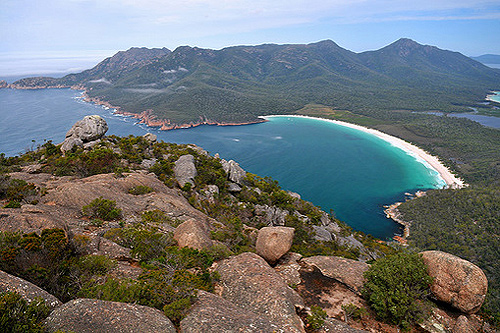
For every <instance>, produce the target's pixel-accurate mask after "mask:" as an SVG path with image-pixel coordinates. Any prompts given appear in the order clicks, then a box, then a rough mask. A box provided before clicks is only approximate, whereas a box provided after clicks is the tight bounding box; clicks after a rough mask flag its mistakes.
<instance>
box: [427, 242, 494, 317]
mask: <svg viewBox="0 0 500 333" xmlns="http://www.w3.org/2000/svg"><path fill="white" fill-rule="evenodd" d="M422 258H423V260H424V262H425V264H426V266H427V271H428V273H429V275H430V276H432V277H433V278H434V282H433V284H432V285H431V291H432V293H433V294H434V296H435V297H436V298H437V299H438V300H440V301H443V302H446V303H449V304H450V305H451V306H453V307H455V308H457V309H459V310H460V311H462V312H465V313H475V312H477V311H478V310H479V309H480V308H481V305H482V304H483V302H484V299H485V297H486V292H487V290H488V280H487V279H486V276H485V275H484V273H483V271H482V270H481V269H480V268H479V267H477V266H476V265H474V264H473V263H471V262H469V261H467V260H464V259H461V258H459V257H457V256H454V255H452V254H449V253H445V252H441V251H425V252H422Z"/></svg>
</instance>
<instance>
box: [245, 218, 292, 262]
mask: <svg viewBox="0 0 500 333" xmlns="http://www.w3.org/2000/svg"><path fill="white" fill-rule="evenodd" d="M294 230H295V229H294V228H288V227H264V228H262V229H260V230H259V234H258V235H257V242H256V244H255V249H256V250H257V254H258V255H260V256H261V257H262V258H264V259H266V261H267V262H268V263H270V264H271V265H272V264H275V263H276V262H277V261H278V259H279V258H281V257H282V256H283V255H284V254H285V253H287V252H288V251H289V250H290V248H291V247H292V242H293V233H294Z"/></svg>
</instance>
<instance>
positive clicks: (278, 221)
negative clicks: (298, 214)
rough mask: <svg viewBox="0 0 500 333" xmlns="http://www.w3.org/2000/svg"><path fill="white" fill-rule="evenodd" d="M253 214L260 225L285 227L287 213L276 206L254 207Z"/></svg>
mask: <svg viewBox="0 0 500 333" xmlns="http://www.w3.org/2000/svg"><path fill="white" fill-rule="evenodd" d="M254 213H255V215H257V219H258V220H259V222H260V223H264V224H266V225H268V226H283V225H285V218H286V217H287V215H288V211H287V210H284V209H281V208H279V207H276V206H271V207H270V206H268V205H255V208H254Z"/></svg>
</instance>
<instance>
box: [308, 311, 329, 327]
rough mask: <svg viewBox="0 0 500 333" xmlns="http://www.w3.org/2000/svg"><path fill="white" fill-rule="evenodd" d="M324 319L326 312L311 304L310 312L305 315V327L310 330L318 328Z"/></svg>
mask: <svg viewBox="0 0 500 333" xmlns="http://www.w3.org/2000/svg"><path fill="white" fill-rule="evenodd" d="M325 319H326V312H325V310H323V309H322V308H320V307H319V306H317V305H313V306H311V314H309V315H307V317H306V322H307V327H308V328H309V329H312V330H318V329H320V328H321V326H323V324H324V323H325Z"/></svg>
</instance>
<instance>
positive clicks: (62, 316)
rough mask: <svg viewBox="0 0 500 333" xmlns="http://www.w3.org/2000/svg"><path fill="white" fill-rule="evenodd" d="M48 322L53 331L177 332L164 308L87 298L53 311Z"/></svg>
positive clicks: (76, 300) (49, 329)
mask: <svg viewBox="0 0 500 333" xmlns="http://www.w3.org/2000/svg"><path fill="white" fill-rule="evenodd" d="M45 325H46V328H47V330H48V331H49V332H56V331H64V332H78V333H87V332H88V333H91V332H92V333H93V332H106V333H125V332H130V333H132V332H142V333H146V332H167V333H168V332H171V333H175V332H176V330H175V327H174V325H173V324H172V322H171V321H170V320H169V319H168V318H167V317H166V316H165V315H164V314H163V313H162V312H161V311H160V310H157V309H153V308H150V307H147V306H142V305H136V304H127V303H119V302H110V301H101V300H97V299H85V298H80V299H75V300H72V301H69V302H68V303H65V304H64V305H62V306H61V307H59V308H57V309H56V310H54V311H52V313H51V314H50V316H49V317H48V318H47V319H46V320H45Z"/></svg>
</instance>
